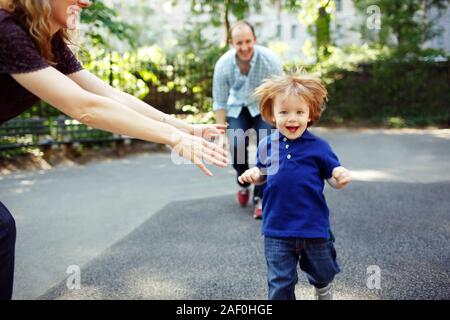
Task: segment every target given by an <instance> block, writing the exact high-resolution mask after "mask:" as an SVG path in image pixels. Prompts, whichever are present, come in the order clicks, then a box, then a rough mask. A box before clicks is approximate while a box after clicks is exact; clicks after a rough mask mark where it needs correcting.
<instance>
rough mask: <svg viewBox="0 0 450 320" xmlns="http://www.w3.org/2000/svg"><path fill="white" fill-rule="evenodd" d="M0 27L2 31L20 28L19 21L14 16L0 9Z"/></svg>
mask: <svg viewBox="0 0 450 320" xmlns="http://www.w3.org/2000/svg"><path fill="white" fill-rule="evenodd" d="M0 25H1V26H2V30H4V29H3V27H9V26H16V27H20V24H19V20H18V19H17V18H16V16H15V15H14V14H12V13H11V12H9V11H7V10H5V9H0Z"/></svg>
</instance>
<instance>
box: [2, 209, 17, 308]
mask: <svg viewBox="0 0 450 320" xmlns="http://www.w3.org/2000/svg"><path fill="white" fill-rule="evenodd" d="M15 244H16V223H15V221H14V218H13V217H12V215H11V213H10V212H9V210H8V208H6V207H5V206H4V205H3V203H1V202H0V300H10V299H11V297H12V290H13V279H14V253H15Z"/></svg>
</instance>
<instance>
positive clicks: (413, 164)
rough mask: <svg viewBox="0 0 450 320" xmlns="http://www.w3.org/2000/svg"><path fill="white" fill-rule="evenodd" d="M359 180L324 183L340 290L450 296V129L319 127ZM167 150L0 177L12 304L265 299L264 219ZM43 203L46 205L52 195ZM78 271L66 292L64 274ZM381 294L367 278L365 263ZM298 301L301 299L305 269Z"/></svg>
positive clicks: (360, 294)
mask: <svg viewBox="0 0 450 320" xmlns="http://www.w3.org/2000/svg"><path fill="white" fill-rule="evenodd" d="M315 133H316V134H318V135H319V136H322V137H324V138H326V139H327V140H328V141H329V142H330V143H331V144H332V146H333V147H334V149H335V151H336V152H337V153H338V155H339V156H340V158H341V161H342V163H343V164H344V165H346V166H347V167H349V168H350V169H352V170H353V171H354V175H355V177H356V180H357V181H355V182H354V183H353V184H352V185H350V186H349V187H348V188H347V189H345V190H338V191H337V190H332V189H331V188H326V190H325V193H326V196H327V199H328V203H329V206H330V208H331V211H332V217H331V220H332V225H333V226H334V229H335V233H336V237H337V242H336V248H337V251H338V256H339V257H338V259H339V262H340V264H341V268H342V270H343V271H342V273H340V274H339V275H338V276H337V278H336V282H335V287H336V298H337V299H352V298H356V299H416V298H427V299H436V298H439V299H449V298H450V285H449V283H450V252H449V250H448V248H449V247H450V200H449V199H450V162H449V161H448V159H449V155H450V135H449V134H448V132H446V131H434V132H430V131H427V132H412V133H405V132H403V131H401V132H396V131H387V132H385V131H381V130H368V131H367V130H366V131H347V130H324V129H320V128H319V129H315ZM213 172H214V173H215V177H214V178H208V177H206V176H203V175H202V174H201V173H200V171H198V170H197V169H196V168H194V167H192V166H189V165H181V166H177V165H174V164H172V163H171V161H170V155H169V154H151V155H141V156H134V157H130V158H127V159H123V160H114V161H111V162H102V163H96V164H90V165H87V166H84V167H80V166H76V167H59V168H56V169H53V170H50V171H46V172H30V173H20V174H13V175H9V176H6V177H0V195H1V199H2V201H3V202H4V203H6V204H7V205H8V206H9V208H10V209H11V211H12V212H13V213H14V215H15V217H16V221H17V226H18V239H17V257H16V259H17V264H16V282H15V295H14V298H16V299H23V298H26V299H28V298H32V299H34V298H43V299H73V298H75V299H76V298H78V299H79V298H81V299H99V298H103V299H265V298H266V295H267V291H266V290H267V289H266V279H265V272H266V270H265V264H264V257H263V251H262V237H261V236H260V222H259V221H254V220H253V219H252V218H251V209H250V208H239V207H238V206H237V205H236V204H235V203H234V195H233V193H234V189H233V188H234V181H233V171H232V168H231V167H229V168H227V169H224V170H220V169H214V170H213ZM49 199H51V200H49ZM70 265H78V266H80V267H81V281H82V288H81V289H80V290H68V289H67V287H66V285H65V278H66V277H67V274H66V269H67V267H68V266H70ZM371 265H376V266H378V267H379V268H380V270H381V289H380V290H376V289H375V290H370V289H368V288H367V286H366V281H367V277H368V275H367V267H368V266H371ZM297 296H298V298H304V299H311V298H312V290H311V288H310V287H309V286H308V285H307V283H306V279H305V277H304V276H301V277H300V283H299V286H298V288H297Z"/></svg>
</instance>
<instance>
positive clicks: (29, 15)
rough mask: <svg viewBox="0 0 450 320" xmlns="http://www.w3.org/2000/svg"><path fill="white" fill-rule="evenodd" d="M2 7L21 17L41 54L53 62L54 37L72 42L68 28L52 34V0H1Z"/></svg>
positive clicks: (0, 7)
mask: <svg viewBox="0 0 450 320" xmlns="http://www.w3.org/2000/svg"><path fill="white" fill-rule="evenodd" d="M0 9H5V10H7V11H9V12H11V13H12V14H14V15H15V16H16V17H17V18H18V19H19V21H20V23H21V24H22V25H23V26H24V27H25V28H26V29H27V30H28V32H29V33H30V35H31V37H32V38H33V40H34V43H35V45H36V47H37V49H38V51H39V53H40V54H41V56H42V57H44V58H45V59H46V60H47V61H48V62H49V63H51V64H55V61H54V55H53V51H52V40H53V38H55V37H59V38H61V40H63V41H64V42H66V43H71V41H70V35H69V32H68V31H67V29H61V30H60V31H58V32H57V33H56V34H55V35H53V36H52V34H51V28H50V21H51V19H50V18H51V15H52V8H51V5H50V0H0Z"/></svg>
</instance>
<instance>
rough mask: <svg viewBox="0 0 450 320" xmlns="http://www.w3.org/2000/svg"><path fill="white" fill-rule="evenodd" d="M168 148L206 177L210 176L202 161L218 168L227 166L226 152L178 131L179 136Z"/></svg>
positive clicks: (198, 138)
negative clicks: (198, 169) (192, 164)
mask: <svg viewBox="0 0 450 320" xmlns="http://www.w3.org/2000/svg"><path fill="white" fill-rule="evenodd" d="M170 147H171V148H172V149H173V150H174V151H175V152H176V153H177V154H178V155H179V156H181V157H183V158H185V159H188V160H189V161H191V162H192V163H194V164H195V165H196V166H197V167H199V168H200V170H202V171H203V172H204V173H205V174H206V175H208V176H212V175H213V174H212V173H211V171H209V170H208V169H207V168H206V166H205V164H204V163H203V161H205V162H207V163H211V164H214V165H216V166H218V167H225V166H226V165H227V164H228V159H227V152H226V151H225V150H224V149H222V148H220V147H218V146H216V145H215V144H213V143H211V142H208V141H206V140H205V139H203V138H201V137H198V136H195V135H190V134H187V133H184V132H181V131H179V135H178V136H177V137H176V138H175V139H174V141H173V142H172V143H171V144H170Z"/></svg>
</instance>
